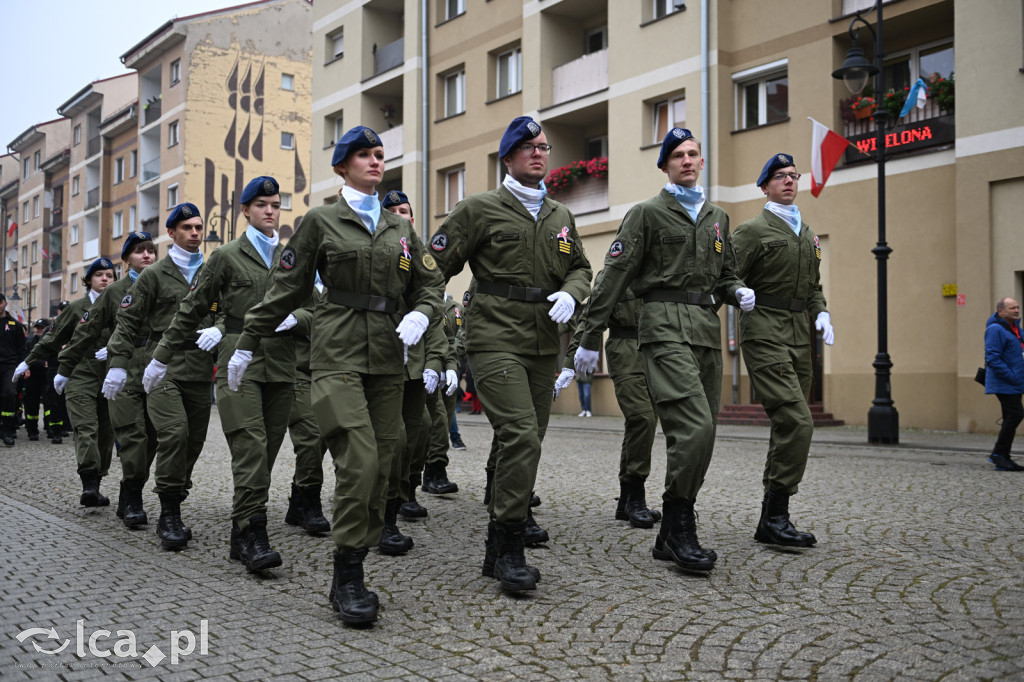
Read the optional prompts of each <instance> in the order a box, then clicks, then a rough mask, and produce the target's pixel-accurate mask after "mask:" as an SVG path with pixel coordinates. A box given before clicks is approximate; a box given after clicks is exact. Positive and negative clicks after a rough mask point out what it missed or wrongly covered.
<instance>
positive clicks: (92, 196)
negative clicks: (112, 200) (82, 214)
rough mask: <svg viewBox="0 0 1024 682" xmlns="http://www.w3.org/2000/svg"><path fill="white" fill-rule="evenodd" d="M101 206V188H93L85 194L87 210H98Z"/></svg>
mask: <svg viewBox="0 0 1024 682" xmlns="http://www.w3.org/2000/svg"><path fill="white" fill-rule="evenodd" d="M99 205H100V188H99V187H93V188H92V189H90V190H87V191H86V192H85V210H87V211H88V210H89V209H90V208H96V207H97V206H99Z"/></svg>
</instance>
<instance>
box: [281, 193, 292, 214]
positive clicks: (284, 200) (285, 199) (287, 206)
mask: <svg viewBox="0 0 1024 682" xmlns="http://www.w3.org/2000/svg"><path fill="white" fill-rule="evenodd" d="M281 210H282V211H290V210H292V195H291V194H289V193H288V192H281Z"/></svg>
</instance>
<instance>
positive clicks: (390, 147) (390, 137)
mask: <svg viewBox="0 0 1024 682" xmlns="http://www.w3.org/2000/svg"><path fill="white" fill-rule="evenodd" d="M402 138H403V134H402V126H395V127H394V128H388V129H387V130H385V131H383V132H382V133H381V134H380V143H381V144H382V145H383V146H384V160H385V161H390V160H391V159H396V158H398V157H399V156H401V155H402V154H403V153H404V152H403V150H402Z"/></svg>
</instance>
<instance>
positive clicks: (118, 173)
mask: <svg viewBox="0 0 1024 682" xmlns="http://www.w3.org/2000/svg"><path fill="white" fill-rule="evenodd" d="M122 182H124V157H123V156H119V157H117V158H116V159H114V184H115V185H117V184H120V183H122Z"/></svg>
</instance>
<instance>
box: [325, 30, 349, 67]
mask: <svg viewBox="0 0 1024 682" xmlns="http://www.w3.org/2000/svg"><path fill="white" fill-rule="evenodd" d="M344 56H345V29H344V28H339V29H338V30H337V31H334V32H333V33H328V34H327V61H326V62H324V63H325V64H329V63H330V62H333V61H334V60H335V59H341V58H342V57H344Z"/></svg>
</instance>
